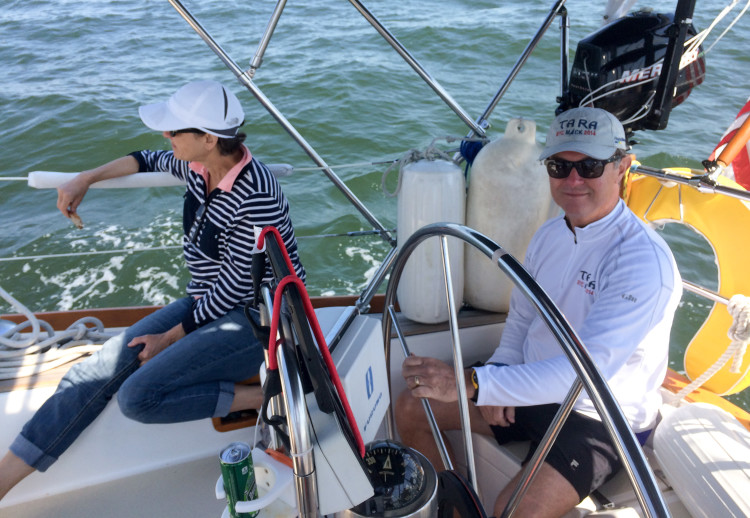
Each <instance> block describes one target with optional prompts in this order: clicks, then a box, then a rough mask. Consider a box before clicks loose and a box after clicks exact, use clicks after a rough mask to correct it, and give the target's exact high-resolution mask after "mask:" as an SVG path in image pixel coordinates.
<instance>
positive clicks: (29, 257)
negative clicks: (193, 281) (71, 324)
mask: <svg viewBox="0 0 750 518" xmlns="http://www.w3.org/2000/svg"><path fill="white" fill-rule="evenodd" d="M181 248H182V245H175V246H155V247H148V248H122V249H120V250H91V251H90V252H70V253H64V254H47V255H26V256H20V257H0V262H9V261H31V260H35V259H55V258H58V257H80V256H82V255H105V254H122V253H132V252H147V251H156V250H174V249H181Z"/></svg>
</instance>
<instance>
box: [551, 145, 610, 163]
mask: <svg viewBox="0 0 750 518" xmlns="http://www.w3.org/2000/svg"><path fill="white" fill-rule="evenodd" d="M565 151H573V152H576V153H583V154H584V155H586V156H590V157H591V158H596V159H598V160H606V159H607V158H609V157H611V156H612V155H614V154H615V151H617V148H616V147H615V146H597V145H594V144H590V143H586V142H563V143H561V144H558V145H557V146H552V147H548V148H544V150H543V151H542V154H541V155H539V160H544V159H545V158H549V157H551V156H552V155H556V154H557V153H563V152H565Z"/></svg>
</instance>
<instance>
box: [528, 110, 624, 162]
mask: <svg viewBox="0 0 750 518" xmlns="http://www.w3.org/2000/svg"><path fill="white" fill-rule="evenodd" d="M618 149H622V150H623V151H626V150H627V149H628V144H627V140H626V139H625V130H624V129H623V127H622V124H621V123H620V121H619V120H617V117H615V116H614V115H612V114H611V113H609V112H608V111H605V110H602V109H601V108H588V107H581V108H573V109H570V110H567V111H564V112H563V113H561V114H560V115H558V116H557V117H555V120H554V122H553V123H552V125H551V126H550V127H549V131H548V132H547V143H546V145H545V147H544V150H543V151H542V154H541V155H540V156H539V160H544V159H545V158H549V157H551V156H552V155H555V154H557V153H562V152H563V151H575V152H578V153H583V154H584V155H587V156H590V157H591V158H596V159H599V160H606V159H607V158H609V157H611V156H612V155H614V154H615V151H617V150H618Z"/></svg>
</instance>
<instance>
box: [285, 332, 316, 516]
mask: <svg viewBox="0 0 750 518" xmlns="http://www.w3.org/2000/svg"><path fill="white" fill-rule="evenodd" d="M289 349H290V348H289V347H284V346H283V345H282V346H280V347H279V348H278V349H277V350H276V358H277V360H278V362H279V373H280V374H281V387H282V396H283V401H284V409H285V411H286V421H287V426H288V428H289V443H290V452H289V453H290V455H291V457H292V463H293V466H294V485H295V488H296V493H297V509H298V510H299V516H300V517H301V518H302V517H304V518H317V516H318V491H317V483H316V480H315V460H314V458H313V446H312V438H311V432H310V418H309V417H308V415H307V405H306V404H305V393H304V390H303V388H302V381H301V380H300V373H299V366H298V365H297V360H296V357H295V355H294V352H292V351H291V350H289Z"/></svg>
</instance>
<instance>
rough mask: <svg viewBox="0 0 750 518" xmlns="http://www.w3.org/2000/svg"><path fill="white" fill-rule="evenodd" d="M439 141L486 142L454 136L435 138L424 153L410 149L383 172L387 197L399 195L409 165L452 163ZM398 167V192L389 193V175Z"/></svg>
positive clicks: (383, 183) (381, 184)
mask: <svg viewBox="0 0 750 518" xmlns="http://www.w3.org/2000/svg"><path fill="white" fill-rule="evenodd" d="M438 140H445V141H446V142H455V141H457V140H467V141H473V140H485V139H476V138H461V137H453V136H450V135H448V136H445V137H435V138H434V139H432V142H430V145H429V146H427V148H426V149H425V150H424V151H419V150H418V149H410V150H409V151H407V152H406V153H404V154H403V155H402V156H401V158H399V159H398V160H396V161H394V162H393V163H391V165H389V166H388V168H387V169H386V170H385V171H383V177H382V179H381V180H380V187H381V188H382V189H383V193H385V195H386V196H388V197H389V198H393V197H394V196H396V195H398V193H399V191H400V190H401V179H402V177H403V171H404V167H406V166H407V165H409V164H411V163H414V162H418V161H420V160H447V161H449V162H450V161H452V160H453V158H452V157H451V156H450V155H449V154H448V153H447V152H446V151H443V150H442V149H439V148H437V147H436V146H435V143H436V142H437V141H438ZM397 165H398V184H397V185H396V190H395V191H393V192H389V191H388V188H387V187H386V186H385V183H386V180H387V179H388V175H389V174H390V172H391V170H393V168H394V167H395V166H397Z"/></svg>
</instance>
